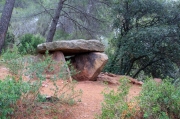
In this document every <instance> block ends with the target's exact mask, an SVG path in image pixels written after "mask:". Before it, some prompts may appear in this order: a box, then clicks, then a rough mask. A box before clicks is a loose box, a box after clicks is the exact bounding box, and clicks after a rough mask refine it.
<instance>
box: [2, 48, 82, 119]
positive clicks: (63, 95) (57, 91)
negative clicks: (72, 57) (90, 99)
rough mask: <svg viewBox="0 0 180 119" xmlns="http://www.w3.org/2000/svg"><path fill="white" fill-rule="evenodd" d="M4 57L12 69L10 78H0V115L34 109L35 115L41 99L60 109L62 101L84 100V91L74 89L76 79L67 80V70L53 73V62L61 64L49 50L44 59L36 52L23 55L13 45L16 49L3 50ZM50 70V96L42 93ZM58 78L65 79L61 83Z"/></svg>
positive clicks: (24, 114)
mask: <svg viewBox="0 0 180 119" xmlns="http://www.w3.org/2000/svg"><path fill="white" fill-rule="evenodd" d="M1 59H2V60H1V63H2V65H5V66H7V68H9V70H10V72H11V73H12V76H11V77H8V80H6V79H2V81H0V86H1V87H0V89H1V90H0V102H1V103H0V106H2V108H1V109H0V115H2V117H3V118H7V117H8V116H13V117H14V118H25V117H28V116H29V115H30V114H34V113H35V115H36V113H37V112H34V111H33V109H34V108H35V107H38V106H41V105H42V102H50V103H55V106H54V107H52V108H56V110H59V107H58V106H57V105H59V106H60V105H61V104H62V103H66V104H69V105H73V104H75V103H76V102H77V101H81V100H80V98H81V94H82V91H81V90H75V89H74V87H75V84H76V83H75V82H71V83H70V82H68V81H66V77H65V74H64V72H63V73H62V72H57V74H53V73H52V72H53V71H54V70H55V69H54V67H53V66H59V64H58V63H57V62H55V61H53V60H52V59H51V56H50V55H49V54H48V53H47V54H46V56H45V57H44V58H43V59H40V58H39V59H38V60H37V58H36V57H33V56H29V55H28V56H22V55H21V54H20V53H19V52H18V49H17V47H14V49H12V50H7V51H6V52H4V53H3V55H2V57H1ZM61 65H62V64H61ZM64 66H67V64H64ZM66 68H67V67H66ZM47 71H48V72H49V73H52V75H51V77H50V79H49V81H50V82H51V83H52V84H53V86H52V87H51V88H52V89H51V90H52V96H50V97H47V96H44V95H42V94H41V93H40V88H41V87H42V82H43V81H44V80H45V79H47V77H46V72H47ZM70 74H71V73H70ZM25 76H26V77H25ZM24 78H26V79H24ZM59 79H64V80H63V82H64V83H63V84H62V85H61V86H59V85H57V82H58V80H59ZM6 90H7V91H6ZM54 99H55V100H54ZM49 100H51V101H49ZM31 116H32V115H31Z"/></svg>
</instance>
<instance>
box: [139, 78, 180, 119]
mask: <svg viewBox="0 0 180 119" xmlns="http://www.w3.org/2000/svg"><path fill="white" fill-rule="evenodd" d="M139 99H140V100H139V102H140V108H141V110H142V111H143V113H144V118H148V119H152V118H153V119H169V118H170V119H177V118H180V114H179V112H180V108H179V107H180V92H179V87H178V88H177V87H175V86H174V85H172V84H171V82H170V81H168V80H165V81H163V82H162V83H160V84H157V83H156V82H155V81H153V80H149V81H147V82H146V83H145V84H144V85H143V88H142V92H141V95H140V97H139Z"/></svg>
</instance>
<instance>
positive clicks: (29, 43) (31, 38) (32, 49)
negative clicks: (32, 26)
mask: <svg viewBox="0 0 180 119" xmlns="http://www.w3.org/2000/svg"><path fill="white" fill-rule="evenodd" d="M44 41H45V39H44V38H42V37H40V36H37V35H32V34H25V35H24V36H22V37H21V38H20V46H19V48H18V49H19V52H20V53H22V54H34V53H36V48H37V45H38V44H41V43H43V42H44Z"/></svg>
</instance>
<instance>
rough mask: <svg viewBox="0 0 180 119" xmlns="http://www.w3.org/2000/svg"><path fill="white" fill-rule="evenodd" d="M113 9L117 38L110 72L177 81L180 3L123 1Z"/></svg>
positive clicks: (115, 38) (112, 42) (113, 40)
mask: <svg viewBox="0 0 180 119" xmlns="http://www.w3.org/2000/svg"><path fill="white" fill-rule="evenodd" d="M112 8H113V10H114V11H113V14H114V15H115V16H114V29H115V33H116V34H117V35H115V37H114V38H113V39H112V40H111V44H112V45H111V47H110V49H112V48H113V51H112V52H109V53H110V54H111V55H112V56H113V58H112V59H110V61H109V64H108V65H109V67H110V68H109V70H108V71H110V72H114V73H118V74H126V75H131V76H133V77H137V76H138V75H139V74H140V73H141V72H142V71H143V72H144V73H145V74H146V75H149V76H153V77H161V78H165V77H167V76H169V77H172V78H175V73H176V71H178V67H179V60H178V59H179V56H180V54H179V51H180V49H179V47H180V44H179V43H180V42H179V34H180V33H179V31H180V27H179V23H180V22H179V21H180V17H179V16H178V14H179V12H180V11H179V7H178V3H173V2H165V1H163V0H162V1H159V0H120V1H115V2H113V3H112ZM116 66H117V67H116ZM113 67H114V68H113ZM154 69H155V70H154Z"/></svg>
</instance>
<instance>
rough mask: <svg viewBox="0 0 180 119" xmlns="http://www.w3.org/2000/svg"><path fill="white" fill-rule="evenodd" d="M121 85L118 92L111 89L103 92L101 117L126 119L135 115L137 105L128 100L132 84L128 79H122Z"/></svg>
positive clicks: (102, 118)
mask: <svg viewBox="0 0 180 119" xmlns="http://www.w3.org/2000/svg"><path fill="white" fill-rule="evenodd" d="M120 82H121V85H120V86H119V88H118V90H117V92H116V91H114V90H111V91H110V92H108V93H107V92H103V94H104V102H103V103H102V114H101V115H99V116H98V117H97V118H99V119H118V118H121V119H125V118H131V117H135V116H136V115H135V114H136V111H137V110H135V109H137V108H136V105H134V104H133V102H128V101H127V94H128V92H129V88H130V84H129V80H128V79H125V78H124V79H121V81H120Z"/></svg>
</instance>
